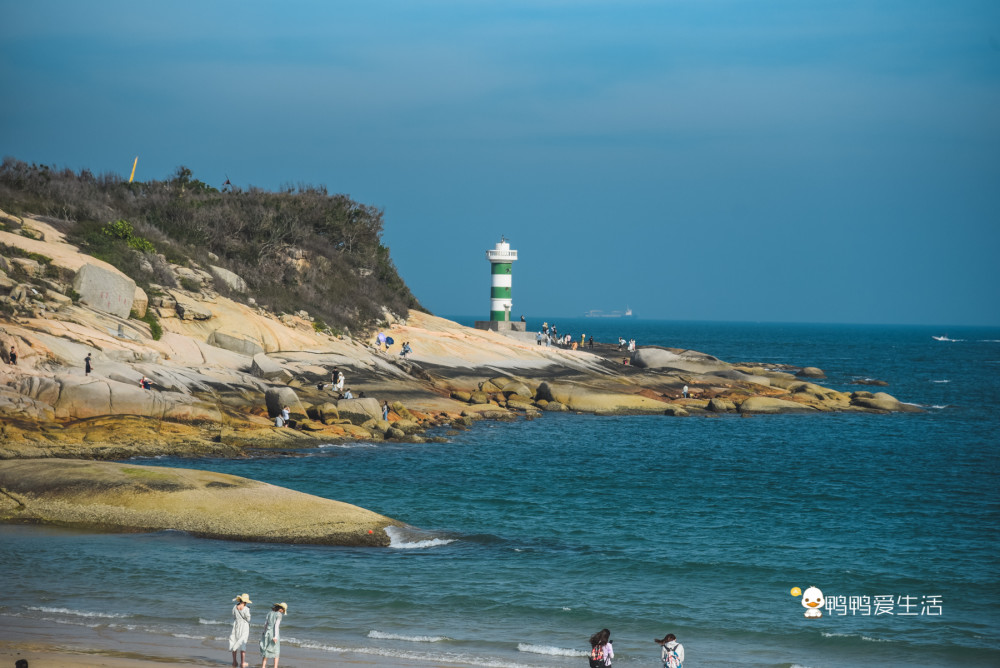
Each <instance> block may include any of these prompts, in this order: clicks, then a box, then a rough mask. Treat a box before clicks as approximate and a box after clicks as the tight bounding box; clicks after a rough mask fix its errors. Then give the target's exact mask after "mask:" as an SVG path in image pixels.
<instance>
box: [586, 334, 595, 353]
mask: <svg viewBox="0 0 1000 668" xmlns="http://www.w3.org/2000/svg"><path fill="white" fill-rule="evenodd" d="M587 345H588V346H590V349H591V350H593V349H594V335H593V334H591V335H590V338H589V339H588V340H587Z"/></svg>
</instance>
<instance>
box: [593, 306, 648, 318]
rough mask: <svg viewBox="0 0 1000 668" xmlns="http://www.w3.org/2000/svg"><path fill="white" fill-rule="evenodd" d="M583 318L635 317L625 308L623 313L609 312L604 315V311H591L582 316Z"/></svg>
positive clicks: (629, 309) (630, 310)
mask: <svg viewBox="0 0 1000 668" xmlns="http://www.w3.org/2000/svg"><path fill="white" fill-rule="evenodd" d="M583 317H584V318H634V317H635V315H634V314H633V313H632V309H631V308H629V307H627V306H626V307H625V310H624V311H611V312H610V313H605V312H604V311H601V310H598V309H591V310H590V311H587V312H586V313H584V314H583Z"/></svg>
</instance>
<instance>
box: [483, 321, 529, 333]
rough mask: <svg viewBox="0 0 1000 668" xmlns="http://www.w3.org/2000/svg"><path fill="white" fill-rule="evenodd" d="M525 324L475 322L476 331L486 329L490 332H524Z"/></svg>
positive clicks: (519, 322)
mask: <svg viewBox="0 0 1000 668" xmlns="http://www.w3.org/2000/svg"><path fill="white" fill-rule="evenodd" d="M526 324H527V323H523V322H521V321H520V320H477V321H476V329H486V330H489V331H491V332H524V331H526V328H525V327H526Z"/></svg>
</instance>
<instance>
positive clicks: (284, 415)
mask: <svg viewBox="0 0 1000 668" xmlns="http://www.w3.org/2000/svg"><path fill="white" fill-rule="evenodd" d="M291 417H292V411H291V410H290V409H289V408H288V406H285V407H284V408H282V409H281V422H282V426H283V427H287V426H288V420H289V419H290V418H291Z"/></svg>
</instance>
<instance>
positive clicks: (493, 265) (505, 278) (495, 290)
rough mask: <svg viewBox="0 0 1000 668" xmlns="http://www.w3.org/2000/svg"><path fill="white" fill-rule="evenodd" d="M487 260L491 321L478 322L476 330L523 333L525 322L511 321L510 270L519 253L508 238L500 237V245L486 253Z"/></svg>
mask: <svg viewBox="0 0 1000 668" xmlns="http://www.w3.org/2000/svg"><path fill="white" fill-rule="evenodd" d="M486 259H487V260H489V261H490V319H489V320H477V321H476V328H477V329H491V330H493V331H494V332H501V331H520V332H523V331H524V327H525V324H524V323H523V322H511V320H510V311H511V308H513V302H511V300H510V285H511V273H510V269H511V265H512V264H513V263H514V262H515V261H516V260H517V251H516V250H512V249H511V247H510V244H509V243H508V242H507V238H506V237H500V243H498V244H497V245H495V246H494V247H493V248H491V249H489V250H488V251H486Z"/></svg>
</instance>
